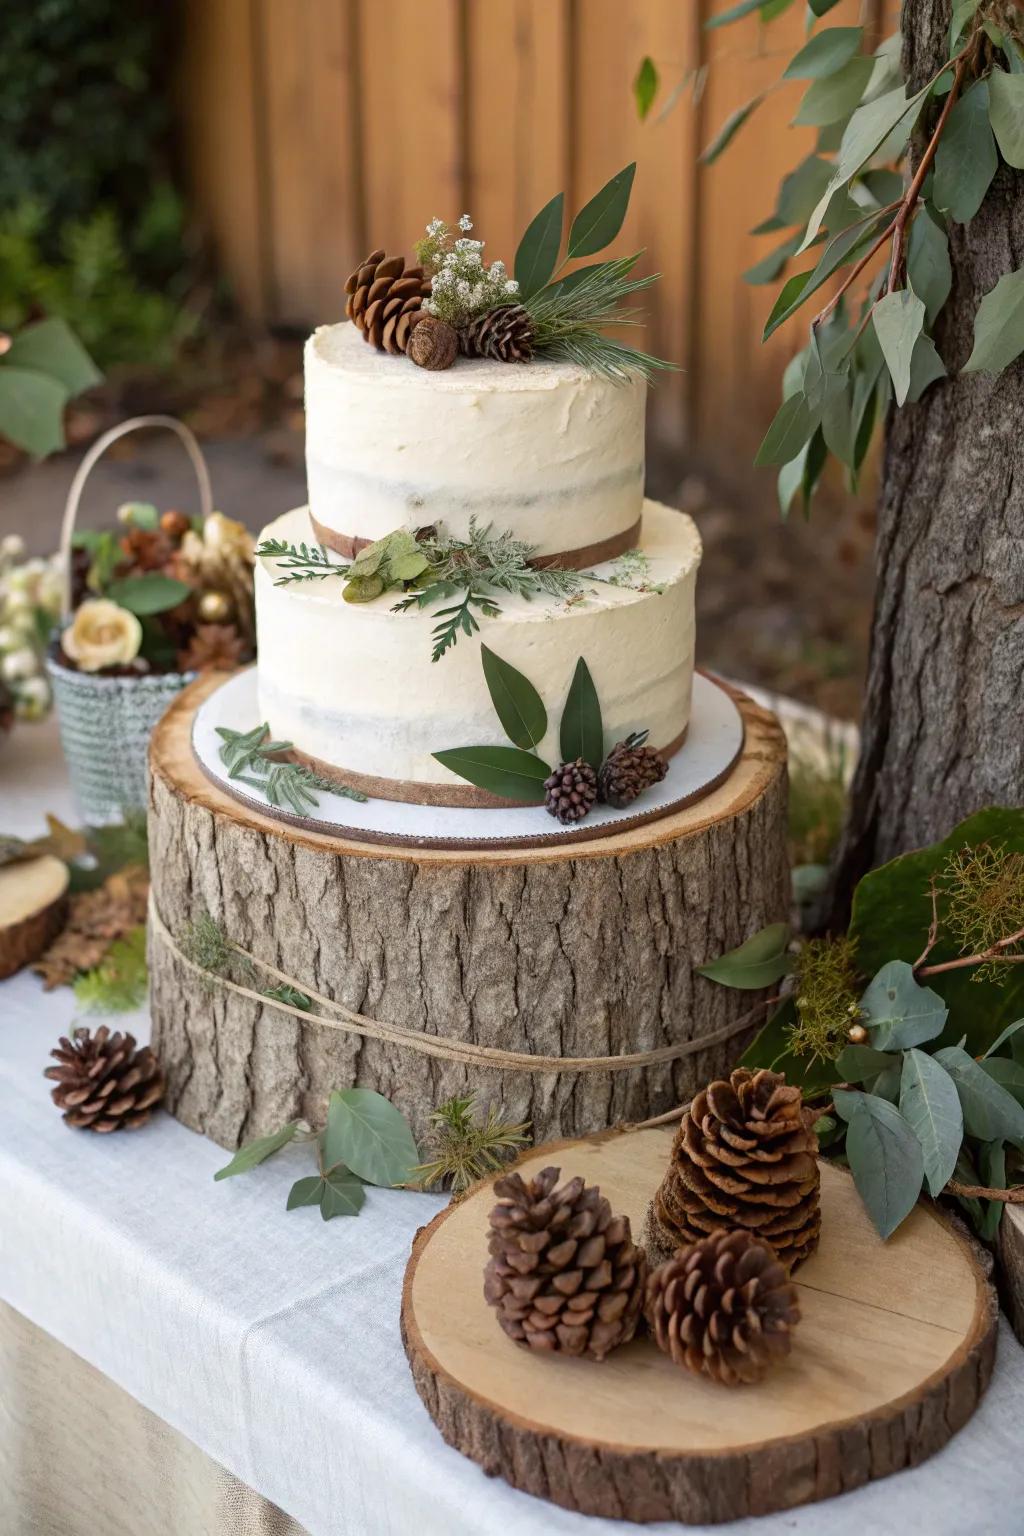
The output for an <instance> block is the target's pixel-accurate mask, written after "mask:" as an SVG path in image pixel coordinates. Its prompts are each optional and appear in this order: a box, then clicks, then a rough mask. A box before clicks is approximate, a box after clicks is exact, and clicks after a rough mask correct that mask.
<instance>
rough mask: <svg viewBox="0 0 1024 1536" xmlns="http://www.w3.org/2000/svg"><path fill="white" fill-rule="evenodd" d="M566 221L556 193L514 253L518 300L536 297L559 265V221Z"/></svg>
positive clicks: (562, 201)
mask: <svg viewBox="0 0 1024 1536" xmlns="http://www.w3.org/2000/svg"><path fill="white" fill-rule="evenodd" d="M564 218H565V193H564V192H557V193H556V194H555V196H554V197H553V198H552V199H551V201H550V202H549V203H545V204H544V207H543V208H542V209H541V211H540V213H538V214H537V215H536V216H535V218H533V219H532V220H531V222H530V224H529V226H528V228H527V231H526V233H525V235H524V236H523V238H522V239H521V240H520V242H519V247H518V249H517V250H516V264H515V277H516V282H517V283H518V284H519V297H520V299H521V300H523V301H525V300H526V299H529V298H531V297H532V296H533V295H534V294H535V293H539V292H540V290H541V289H542V288H543V287H544V285H545V283H549V282H550V281H551V275H552V273H553V272H554V270H555V267H556V265H557V263H558V252H559V250H560V249H561V245H562V221H563V219H564Z"/></svg>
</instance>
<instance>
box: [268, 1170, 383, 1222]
mask: <svg viewBox="0 0 1024 1536" xmlns="http://www.w3.org/2000/svg"><path fill="white" fill-rule="evenodd" d="M365 1199H366V1191H365V1190H364V1189H363V1186H362V1182H361V1181H360V1180H359V1179H357V1178H356V1176H355V1174H354V1173H350V1172H349V1170H348V1169H347V1168H328V1169H326V1170H325V1172H323V1173H320V1174H313V1175H312V1176H311V1177H310V1178H306V1179H297V1180H296V1182H295V1183H294V1184H293V1185H292V1187H291V1190H290V1191H289V1194H288V1200H287V1203H286V1205H285V1209H286V1210H288V1211H297V1210H298V1209H299V1208H300V1207H301V1206H303V1205H316V1206H319V1207H320V1215H321V1217H322V1218H323V1220H324V1221H330V1220H331V1218H332V1217H334V1216H358V1215H359V1212H360V1211H361V1210H362V1207H363V1202H364V1201H365Z"/></svg>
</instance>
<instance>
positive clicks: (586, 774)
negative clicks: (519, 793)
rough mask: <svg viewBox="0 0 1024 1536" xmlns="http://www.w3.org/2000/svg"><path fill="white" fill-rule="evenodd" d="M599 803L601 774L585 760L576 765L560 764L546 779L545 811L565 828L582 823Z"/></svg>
mask: <svg viewBox="0 0 1024 1536" xmlns="http://www.w3.org/2000/svg"><path fill="white" fill-rule="evenodd" d="M596 801H597V774H596V773H595V772H594V770H593V768H591V766H590V764H589V763H585V762H584V761H583V759H582V757H578V758H577V759H576V761H575V762H574V763H559V765H558V767H557V768H556V769H555V771H554V773H551V774H549V775H548V777H547V778H546V779H545V780H544V806H545V809H546V810H547V813H548V815H549V816H557V818H558V820H559V821H560V822H561V823H562V825H563V826H568V825H571V823H573V822H576V821H582V820H583V818H584V816H588V815H589V814H590V812H591V811H592V810H593V808H594V805H595V803H596Z"/></svg>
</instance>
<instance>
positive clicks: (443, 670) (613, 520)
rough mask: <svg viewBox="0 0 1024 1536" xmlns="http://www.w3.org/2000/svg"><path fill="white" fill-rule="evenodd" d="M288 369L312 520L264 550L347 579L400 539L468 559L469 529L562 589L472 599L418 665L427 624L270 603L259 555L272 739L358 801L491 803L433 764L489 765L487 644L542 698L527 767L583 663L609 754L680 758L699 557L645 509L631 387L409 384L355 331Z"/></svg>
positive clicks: (380, 613) (276, 587) (560, 375)
mask: <svg viewBox="0 0 1024 1536" xmlns="http://www.w3.org/2000/svg"><path fill="white" fill-rule="evenodd" d="M306 369H307V377H306V403H307V461H308V476H309V495H310V504H309V506H308V508H307V507H303V508H299V509H297V510H295V511H292V512H289V513H287V514H286V515H285V516H284V517H281V518H279V519H278V520H277V521H276V522H274V523H271V524H270V525H269V527H267V528H265V529H264V530H263V533H262V535H261V540H265V541H270V540H273V541H276V542H277V546H278V547H280V546H297V545H301V544H303V543H307V544H308V543H316V542H319V543H321V544H322V545H324V546H325V547H326V548H327V549H328V550H329V551H330V550H333V551H336V553H335V554H333V555H332V556H331V557H330V558H331V559H332V560H334V561H335V562H337V563H339V564H343V563H344V557H346V556H349V557H350V556H351V554H352V552H353V550H354V549H359V548H361V547H363V546H365V544H366V543H368V542H375V541H377V540H379V539H381V538H383V537H385V536H386V535H388V534H390V533H392V532H394V531H395V530H396V529H399V528H404V529H406V530H409V531H410V532H415V531H416V530H419V529H422V528H424V527H425V526H428V525H432V526H434V527H437V528H443V530H444V531H445V532H446V533H447V534H448V535H450V536H451V537H453V538H456V539H465V538H466V537H467V536H468V535H469V533H470V528H471V519H472V520H474V521H475V524H476V526H477V528H479V527H480V526H481V525H487V524H490V526H491V528H492V530H493V532H494V533H495V534H499V533H504V532H506V531H508V532H510V533H512V534H513V535H514V536H515V537H516V538H517V539H522V540H524V541H526V542H528V543H529V544H531V545H534V546H535V550H534V557H533V558H535V559H537V563H538V564H543V563H544V561H545V559H548V558H550V557H552V556H560V557H561V558H559V559H558V560H557V563H558V564H560V565H564V566H567V567H568V566H571V567H572V568H574V569H576V570H578V571H579V572H580V583H579V588H578V590H576V591H574V592H573V593H571V594H569V595H549V594H540V595H534V596H532V597H531V598H529V599H527V598H525V597H523V596H521V595H518V594H515V593H512V594H510V593H508V592H504V591H497V592H491V593H489V594H488V595H489V596H490V597H493V600H494V602H495V603H496V605H497V606H498V608H499V609H500V612H499V613H498V614H497V615H496V616H494V617H486V616H480V617H479V625H480V628H479V633H475V634H465V633H461V634H460V635H459V637H458V640H457V643H456V644H455V645H454V646H452V647H451V648H450V649H449V650H448V651H446V653H445V654H444V655H443V656H441V657H440V658H439V659H438V660H436V661H433V660H432V659H431V656H432V651H433V645H432V632H433V630H434V628H435V626H436V624H437V622H438V621H437V614H436V608H437V607H438V606H442V605H439V604H434V605H433V606H430V605H428V606H426V607H424V608H415V607H412V608H409V609H407V610H406V611H403V612H396V611H395V605H396V602H397V601H398V600H399V599H400V598H401V597H402V595H403V594H402V593H401V591H397V592H396V591H395V590H389V591H384V592H383V593H381V594H380V595H379V596H378V597H376V598H374V599H373V600H372V601H369V602H346V601H345V599H344V597H343V590H344V584H345V579H346V578H345V576H344V575H343V574H339V575H332V576H328V577H326V578H324V579H322V580H309V581H299V582H288V583H287V584H283V585H282V584H280V583H281V582H282V578H284V577H286V576H287V575H288V568H287V566H286V564H285V563H284V561H283V559H282V558H279V557H273V556H264V557H262V558H261V559H260V560H258V561H257V572H256V610H257V625H258V646H259V663H258V670H259V699H260V712H261V717H262V718H263V719H264V720H266V721H267V723H268V724H269V727H270V731H271V734H272V736H273V737H274V738H275V739H284V740H287V741H289V742H291V743H292V746H293V749H294V751H295V753H296V754H297V756H298V757H299V758H300V759H301V760H305V761H308V762H310V763H312V764H314V765H315V766H316V767H317V768H318V769H319V770H320V771H321V772H327V773H336V774H337V775H338V776H339V777H341V778H343V779H344V781H345V782H346V783H348V784H350V785H351V786H352V787H354V788H357V789H364V790H366V791H367V792H368V793H369V794H371V795H373V796H376V797H381V798H386V799H397V800H409V801H414V802H421V803H424V804H434V805H461V806H477V805H494V804H496V803H500V802H498V801H496V799H495V797H494V796H493V795H492V794H491V793H490V792H488V791H486V790H484V789H481V788H477V787H476V786H475V785H473V784H469V783H467V782H466V781H465V780H464V779H462V778H460V777H459V776H458V775H456V774H455V773H454V772H451V771H450V770H449V769H448V768H447V767H445V766H443V765H442V764H441V763H439V762H438V761H437V760H436V758H435V756H434V754H435V753H437V752H443V751H445V750H448V749H451V748H456V747H463V746H470V745H488V744H492V745H500V744H502V743H505V744H506V745H507V742H506V739H505V737H504V734H503V732H502V730H501V727H500V724H499V722H498V719H497V716H496V714H495V706H494V703H493V702H492V698H491V695H490V692H489V689H488V685H487V681H486V678H485V675H484V671H483V667H482V661H481V643H483V644H486V645H487V646H488V647H489V648H490V650H491V651H493V652H494V653H495V655H497V656H498V657H500V658H501V659H502V660H503V661H505V662H507V663H509V664H510V665H511V666H512V667H514V668H515V669H517V671H519V672H520V673H522V674H523V675H524V676H525V677H526V678H528V679H529V680H530V682H531V683H532V684H533V685H534V687H535V688H536V689H537V690H538V692H539V693H540V695H541V697H542V699H543V702H544V704H545V707H546V710H547V715H548V731H547V735H546V736H545V738H544V739H543V740H542V741H540V742H539V743H537V744H536V751H537V753H538V754H539V755H540V757H541V758H542V759H543V760H544V761H545V762H547V763H557V762H558V760H559V739H558V722H559V718H560V715H561V711H562V706H563V704H564V703H565V699H566V696H567V694H568V692H569V688H570V684H571V682H572V679H573V674H574V672H575V670H576V666H577V663H578V661H579V659H580V658H581V657H582V658H583V659H584V660H585V662H586V664H587V667H588V668H589V670H590V673H591V676H592V677H593V681H594V684H595V686H596V690H597V695H598V698H599V700H600V705H601V711H602V716H603V725H604V733H605V743H606V750H607V749H609V748H610V747H611V746H612V745H613V744H614V743H615V742H617V741H620V740H622V739H624V738H625V737H627V736H628V735H629V734H630V733H631V732H634V731H640V730H647V731H649V733H650V735H649V742H650V745H651V746H653V747H655V748H657V749H658V750H659V751H661V752H662V753H663V754H664V755H666V756H670V755H671V754H672V753H673V752H675V751H677V750H678V749H679V747H680V745H681V744H682V742H683V740H684V738H685V735H686V730H687V725H688V722H689V715H690V695H691V689H692V683H693V658H694V589H695V584H696V577H697V569H698V566H699V564H700V557H701V545H700V538H699V535H698V533H697V530H696V527H695V526H694V524H693V522H692V520H691V519H690V518H689V517H687V516H685V515H684V514H683V513H680V512H676V511H673V510H671V509H669V508H667V507H663V506H660V505H658V504H657V503H655V502H652V501H644V500H643V497H642V475H643V458H644V454H643V403H644V386H643V383H642V381H638V380H632V379H631V380H629V381H627V382H622V383H615V382H612V381H610V380H609V379H607V378H605V377H602V376H600V375H596V376H595V375H593V374H590V373H588V372H586V371H585V370H583V369H581V368H579V367H577V366H575V365H574V364H571V363H565V362H552V361H540V362H538V361H534V362H532V363H530V364H528V365H520V366H510V365H509V364H507V363H503V362H492V361H489V360H474V361H468V360H462V359H460V360H459V362H458V364H457V366H456V367H454V368H452V369H450V370H449V371H447V372H442V373H434V372H429V371H426V370H418V369H416V368H415V367H413V366H412V365H411V364H410V363H409V361H408V360H407V359H406V358H403V357H392V356H389V355H387V354H385V353H382V352H378V351H376V350H374V349H373V348H372V347H370V346H367V345H366V344H365V342H364V341H363V338H362V336H361V335H360V334H359V332H358V331H357V330H356V328H355V327H354V326H352V325H338V326H332V327H326V328H323V329H321V330H319V331H317V332H316V333H315V334H314V335H313V337H312V338H311V339H310V341H309V343H308V345H307V350H306ZM577 556H580V558H577ZM453 600H456V601H457V598H456V599H451V598H449V599H447V601H449V602H451V601H453Z"/></svg>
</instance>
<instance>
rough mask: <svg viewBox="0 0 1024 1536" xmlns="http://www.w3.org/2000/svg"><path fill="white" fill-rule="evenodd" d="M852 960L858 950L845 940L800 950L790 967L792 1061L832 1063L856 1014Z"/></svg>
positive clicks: (814, 941)
mask: <svg viewBox="0 0 1024 1536" xmlns="http://www.w3.org/2000/svg"><path fill="white" fill-rule="evenodd" d="M768 931H769V930H768V929H766V930H765V932H766V933H767V932H768ZM856 958H857V946H856V944H855V943H854V942H853V940H852V939H848V938H839V939H827V938H826V939H810V940H808V942H807V943H806V944H803V945H801V947H800V949H799V951H798V952H797V956H796V961H795V965H794V966H793V969H795V972H796V992H795V997H794V1000H793V1006H794V1008H795V1010H796V1018H795V1021H794V1023H793V1024H792V1026H791V1027H790V1029H789V1031H788V1037H789V1048H790V1050H791V1051H792V1052H793V1054H794V1055H795V1056H810V1057H812V1058H817V1059H818V1060H819V1061H822V1062H825V1061H834V1060H835V1059H836V1057H837V1056H838V1055H839V1052H840V1051H841V1050H842V1049H843V1046H844V1045H845V1044H846V1041H847V1037H848V1034H849V1030H850V1025H851V1024H852V1023H853V1022H854V1021H855V1020H856V1019H857V1017H858V1013H859V1003H858V988H857V965H856Z"/></svg>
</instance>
